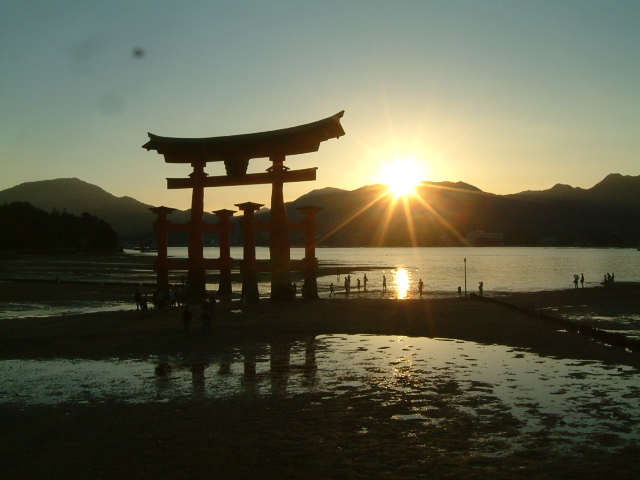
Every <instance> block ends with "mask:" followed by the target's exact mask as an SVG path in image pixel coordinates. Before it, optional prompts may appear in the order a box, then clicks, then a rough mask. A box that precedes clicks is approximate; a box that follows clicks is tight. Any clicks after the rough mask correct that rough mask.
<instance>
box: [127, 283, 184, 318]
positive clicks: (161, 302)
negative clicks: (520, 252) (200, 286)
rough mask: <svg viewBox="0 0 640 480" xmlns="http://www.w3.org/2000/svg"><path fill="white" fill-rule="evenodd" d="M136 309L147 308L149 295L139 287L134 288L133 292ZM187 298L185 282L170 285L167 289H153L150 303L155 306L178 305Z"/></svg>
mask: <svg viewBox="0 0 640 480" xmlns="http://www.w3.org/2000/svg"><path fill="white" fill-rule="evenodd" d="M134 298H135V301H136V309H137V310H140V311H142V312H146V311H148V310H149V296H148V295H147V294H146V293H144V294H143V293H142V292H141V290H140V287H138V288H136V292H135V294H134ZM186 299H187V284H181V285H171V286H170V287H169V289H168V290H166V289H163V288H158V289H156V290H154V292H153V295H152V297H151V303H152V304H153V306H154V307H155V308H163V307H166V306H169V307H180V306H182V305H183V304H184V303H185V302H186Z"/></svg>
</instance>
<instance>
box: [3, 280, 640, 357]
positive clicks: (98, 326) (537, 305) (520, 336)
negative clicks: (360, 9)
mask: <svg viewBox="0 0 640 480" xmlns="http://www.w3.org/2000/svg"><path fill="white" fill-rule="evenodd" d="M30 286H31V288H29V289H24V288H22V287H23V284H22V283H20V282H17V283H16V282H13V283H11V282H9V283H4V288H3V289H2V291H1V292H0V301H12V302H28V301H30V300H31V301H32V300H34V299H38V300H39V301H43V302H47V301H48V302H58V303H60V302H62V303H64V302H69V301H79V302H88V301H98V302H109V301H119V302H130V305H131V308H130V309H126V310H114V311H102V312H93V313H79V314H69V315H59V316H55V315H54V316H37V317H26V318H4V319H2V320H0V340H1V341H2V344H3V348H2V349H0V358H3V359H8V358H53V357H55V356H56V355H62V356H66V355H70V356H74V357H78V358H81V357H82V356H83V355H88V356H89V357H90V358H96V357H100V356H102V357H103V358H107V357H114V356H116V357H117V356H128V355H129V356H131V355H150V354H172V353H176V352H180V351H181V350H183V349H185V348H189V346H190V345H191V344H192V343H202V344H205V345H206V342H207V341H212V342H222V341H224V339H234V340H237V339H240V340H242V339H252V338H255V337H259V336H265V335H279V334H316V335H319V334H340V333H342V334H349V333H352V334H373V335H375V334H380V335H405V336H416V337H419V336H424V337H432V338H433V337H438V338H453V339H460V340H467V341H473V342H478V343H483V344H492V343H498V344H503V345H508V346H513V347H518V348H530V349H533V350H534V351H536V352H539V353H541V354H543V355H554V354H555V355H559V356H573V357H575V358H581V356H586V357H589V356H590V357H592V358H597V359H600V360H603V361H608V362H611V363H616V362H624V363H627V364H632V365H637V364H638V359H640V354H633V353H630V352H628V351H626V350H625V349H624V348H619V347H616V348H612V347H609V346H607V345H605V344H603V343H600V342H598V343H594V342H593V341H592V340H590V339H589V338H588V337H586V336H584V335H578V334H575V333H565V332H566V331H567V330H568V328H567V324H566V323H562V322H556V323H554V322H550V321H548V318H547V319H546V321H545V318H544V317H550V318H556V317H557V318H562V317H563V315H566V313H567V312H568V311H577V312H584V311H585V309H588V310H589V311H591V312H601V311H602V310H603V309H607V308H610V306H611V305H615V306H616V308H617V309H618V311H620V312H622V311H638V310H637V308H638V305H639V302H640V300H637V298H640V284H620V285H617V286H616V288H615V289H602V288H590V289H584V291H581V292H579V294H578V295H576V292H574V291H572V290H564V291H549V292H525V293H520V294H507V295H504V294H500V295H495V296H487V297H484V298H483V300H485V301H479V299H478V297H476V299H475V300H474V299H471V298H468V299H465V298H457V297H449V298H423V299H422V300H418V299H408V300H395V299H388V298H385V299H378V298H362V297H360V298H353V299H348V300H347V299H333V298H331V299H327V298H321V299H320V300H316V301H309V302H307V301H304V300H296V301H295V302H292V303H282V304H280V303H272V302H270V301H269V300H262V301H261V302H260V303H258V304H255V305H248V306H245V307H242V306H241V305H240V303H239V302H237V301H230V302H218V304H217V307H216V309H215V312H214V315H213V318H214V323H213V328H212V332H211V338H210V339H206V338H202V337H201V335H199V332H198V329H199V326H200V321H199V312H200V310H199V305H195V306H192V310H193V312H194V321H193V323H194V325H193V327H192V330H193V331H192V332H191V333H190V334H189V335H185V333H184V331H183V326H182V324H181V321H180V314H181V308H179V307H166V308H163V309H160V310H156V309H150V310H149V312H147V313H142V312H138V311H136V310H135V304H134V303H133V294H132V292H131V291H130V288H129V287H130V286H129V285H126V286H122V285H105V284H81V285H71V284H66V285H65V284H45V283H32V284H30ZM69 287H71V288H69ZM509 304H512V307H511V308H510V307H509ZM558 306H560V307H562V309H561V311H560V312H557V310H556V311H555V312H557V313H554V314H553V315H547V314H544V315H542V316H541V317H543V318H536V317H535V316H532V315H531V312H532V311H536V309H541V311H546V310H545V309H549V308H552V309H553V308H558ZM636 357H637V358H636Z"/></svg>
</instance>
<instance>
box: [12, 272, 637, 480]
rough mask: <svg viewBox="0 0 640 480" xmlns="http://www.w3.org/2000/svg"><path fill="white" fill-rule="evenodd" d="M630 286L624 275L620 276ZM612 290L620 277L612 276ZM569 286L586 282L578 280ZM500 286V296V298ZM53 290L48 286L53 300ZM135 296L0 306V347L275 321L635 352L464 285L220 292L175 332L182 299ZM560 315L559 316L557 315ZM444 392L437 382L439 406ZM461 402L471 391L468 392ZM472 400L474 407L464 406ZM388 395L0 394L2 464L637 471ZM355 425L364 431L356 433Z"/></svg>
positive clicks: (157, 340) (68, 293) (257, 473)
mask: <svg viewBox="0 0 640 480" xmlns="http://www.w3.org/2000/svg"><path fill="white" fill-rule="evenodd" d="M28 287H29V288H28V289H25V284H24V283H22V282H9V283H3V284H2V285H0V301H28V300H29V299H30V298H31V299H32V298H34V297H35V298H38V299H39V300H41V301H42V300H46V299H48V298H51V299H55V301H60V300H63V299H65V298H68V299H69V300H71V299H77V298H78V297H82V298H86V299H95V298H101V299H105V298H108V299H116V298H118V299H121V300H127V299H131V297H132V294H131V291H130V288H129V287H126V286H113V285H110V286H97V285H74V286H73V289H72V290H70V288H69V285H64V284H62V285H60V284H44V283H41V284H38V283H29V284H28ZM634 289H635V290H634ZM589 290H592V292H591V295H589V298H588V299H585V298H580V297H578V298H577V297H576V292H573V291H571V290H567V291H562V292H540V293H534V294H522V295H521V296H520V295H512V296H510V297H509V300H510V301H514V302H521V303H522V304H525V305H526V306H529V307H535V308H542V307H545V306H553V305H561V306H563V308H565V309H568V308H570V307H572V306H573V308H579V309H580V308H584V305H586V304H589V305H590V308H591V309H597V308H602V309H606V308H607V306H606V305H607V302H611V301H612V300H611V297H612V296H615V295H619V298H617V299H614V304H615V305H618V306H621V305H623V304H624V305H626V307H625V308H628V309H630V310H631V309H633V308H635V307H634V305H635V304H634V302H637V300H636V298H638V296H639V294H640V288H639V287H638V286H628V288H627V289H620V291H619V294H616V293H615V292H614V291H609V292H604V293H603V292H601V291H599V290H598V291H596V290H597V289H589ZM623 290H624V291H623ZM583 293H587V292H586V291H585V292H583ZM501 299H506V297H501ZM52 301H53V300H52ZM132 308H133V310H130V311H123V312H99V313H92V314H84V315H69V316H62V317H41V318H29V319H5V320H2V321H0V358H2V359H28V358H41V359H42V358H93V359H106V358H114V357H117V358H132V357H137V358H142V357H147V356H154V355H173V354H180V353H182V352H184V351H186V350H188V349H191V348H198V349H200V350H204V351H206V349H207V348H208V347H209V346H211V348H213V346H214V345H215V344H217V343H224V342H230V341H232V340H243V341H245V340H246V341H250V340H252V339H261V340H264V339H268V338H270V337H272V336H278V335H287V334H300V333H304V334H315V335H319V334H329V333H341V334H348V333H354V334H355V333H369V334H386V335H408V336H427V337H442V338H455V339H461V340H468V341H473V342H478V343H483V344H499V345H507V346H511V347H514V348H519V349H527V350H529V351H531V352H534V353H536V354H538V355H540V356H541V357H545V356H546V357H561V358H572V359H576V360H597V361H601V362H604V363H607V364H611V365H629V366H633V367H636V368H639V367H640V355H638V354H633V353H629V352H626V351H625V350H624V349H620V348H611V347H608V346H606V345H603V344H601V343H599V342H595V341H593V340H591V339H589V338H588V337H585V336H583V335H579V334H572V333H565V332H562V331H559V327H557V326H554V325H553V324H551V323H548V322H544V321H541V320H540V319H537V318H534V317H530V316H528V315H525V314H523V313H522V312H519V311H516V310H513V309H508V308H505V307H503V306H501V305H499V304H494V303H487V302H478V301H472V300H466V299H458V298H449V299H435V300H429V299H424V300H421V301H420V300H409V301H395V300H375V299H358V300H354V301H342V300H335V299H330V300H326V299H323V300H321V301H318V302H310V303H307V302H303V301H299V302H296V303H295V304H289V305H277V304H271V303H270V302H268V301H265V302H262V303H260V304H259V305H254V306H251V307H250V308H247V309H244V310H242V309H240V308H239V306H238V304H228V305H225V304H219V305H218V307H217V309H216V313H215V319H214V325H213V330H212V332H211V334H210V335H208V336H203V335H201V334H200V332H199V322H198V321H195V322H194V325H193V332H191V333H190V334H189V335H187V334H185V332H184V331H183V328H182V325H181V323H180V313H179V312H180V311H179V310H178V309H167V310H163V311H160V312H156V311H150V312H149V313H147V314H142V313H140V312H137V311H135V306H132ZM560 330H561V329H560ZM445 393H446V392H441V394H442V401H443V407H442V408H443V409H444V411H446V398H447V397H446V394H445ZM471 407H472V408H474V407H473V405H471ZM477 407H478V408H480V407H481V406H480V405H478V406H477ZM390 408H391V407H389V406H385V405H381V404H379V403H375V402H373V401H372V400H371V399H369V398H366V397H359V396H357V395H342V396H339V397H334V398H331V399H323V398H322V396H321V394H320V393H317V394H316V393H308V394H304V395H296V396H292V397H278V396H243V395H235V396H232V397H226V398H218V399H194V400H190V401H179V402H177V401H173V402H169V403H145V404H123V403H119V402H117V401H116V402H109V403H100V404H59V405H55V406H33V407H26V406H24V405H20V404H19V403H13V404H9V403H7V404H2V405H0V452H1V453H0V471H2V472H4V478H16V479H17V478H43V477H46V478H66V479H73V478H87V477H88V476H91V477H96V478H153V479H164V478H167V479H169V478H172V479H174V478H390V479H401V478H462V479H467V478H468V479H472V478H486V477H487V476H491V477H492V478H514V477H516V478H576V477H581V478H587V479H591V478H593V479H595V478H603V477H606V476H615V478H638V476H639V475H640V462H639V461H638V460H640V447H638V446H637V445H628V444H627V445H612V446H611V447H612V448H605V447H606V441H604V440H603V444H597V445H596V444H594V446H593V448H586V447H584V446H580V447H576V449H575V450H573V451H569V452H557V451H556V449H555V445H554V443H553V442H552V441H551V440H549V438H547V437H545V436H544V435H541V436H535V435H534V436H532V438H531V439H530V440H529V443H528V446H527V448H526V449H524V450H520V451H517V452H514V453H511V454H508V455H506V456H492V455H491V454H490V452H491V448H486V449H484V450H482V451H478V450H477V449H476V448H474V447H472V445H471V443H470V438H471V437H472V436H473V432H478V431H487V430H495V433H496V435H497V436H502V437H503V438H504V440H505V441H508V439H509V438H510V436H512V435H514V434H515V433H514V432H516V431H517V429H518V425H517V423H516V422H513V420H512V419H510V418H509V417H508V416H503V417H501V416H499V415H494V416H493V417H492V421H491V422H489V423H488V424H487V423H486V422H483V421H482V420H481V419H480V418H479V417H474V416H472V415H463V414H460V413H459V412H453V411H452V412H449V413H446V414H443V415H445V417H446V420H447V421H446V422H445V423H434V424H429V425H424V424H422V423H420V422H414V423H411V422H398V421H389V420H388V419H389V418H390V416H391V415H392V414H393V411H391V410H390ZM362 432H367V433H366V434H363V433H362Z"/></svg>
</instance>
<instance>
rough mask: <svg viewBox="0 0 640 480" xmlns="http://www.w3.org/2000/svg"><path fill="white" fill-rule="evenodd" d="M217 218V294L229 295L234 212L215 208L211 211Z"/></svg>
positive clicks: (230, 291)
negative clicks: (218, 267)
mask: <svg viewBox="0 0 640 480" xmlns="http://www.w3.org/2000/svg"><path fill="white" fill-rule="evenodd" d="M213 213H214V215H216V216H217V217H218V219H219V222H218V223H219V225H220V258H219V262H220V283H219V286H218V295H219V296H220V297H225V296H231V293H232V289H231V267H232V265H233V259H232V258H231V228H232V227H231V221H230V219H231V217H232V216H233V214H234V213H235V211H234V210H226V209H223V210H216V211H215V212H213Z"/></svg>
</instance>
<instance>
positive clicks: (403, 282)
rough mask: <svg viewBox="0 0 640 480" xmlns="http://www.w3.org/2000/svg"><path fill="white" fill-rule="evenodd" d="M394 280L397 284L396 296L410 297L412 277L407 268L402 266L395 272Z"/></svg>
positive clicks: (400, 297)
mask: <svg viewBox="0 0 640 480" xmlns="http://www.w3.org/2000/svg"><path fill="white" fill-rule="evenodd" d="M393 282H394V283H395V286H396V297H397V298H399V299H401V300H402V299H405V298H408V297H409V287H410V286H411V279H410V278H409V272H408V271H407V269H406V268H403V267H400V268H398V269H397V270H396V271H394V272H393Z"/></svg>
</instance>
